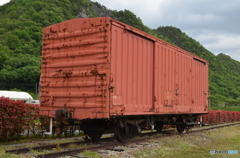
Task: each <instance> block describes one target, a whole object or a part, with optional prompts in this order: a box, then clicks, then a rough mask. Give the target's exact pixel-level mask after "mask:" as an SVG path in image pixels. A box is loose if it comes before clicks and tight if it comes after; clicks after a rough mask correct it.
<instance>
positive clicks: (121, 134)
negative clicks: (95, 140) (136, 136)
mask: <svg viewBox="0 0 240 158" xmlns="http://www.w3.org/2000/svg"><path fill="white" fill-rule="evenodd" d="M114 128H115V132H114V134H115V137H116V138H117V140H118V141H119V142H125V141H127V140H128V139H129V135H130V132H129V125H125V126H124V127H121V126H120V125H119V124H116V125H115V127H114Z"/></svg>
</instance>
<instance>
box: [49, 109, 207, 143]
mask: <svg viewBox="0 0 240 158" xmlns="http://www.w3.org/2000/svg"><path fill="white" fill-rule="evenodd" d="M199 116H201V114H171V115H139V116H124V117H123V116H113V117H111V118H110V119H84V120H76V119H72V118H71V115H70V114H68V113H67V112H66V111H65V110H64V109H61V110H57V111H56V114H55V121H58V122H59V124H60V125H59V127H60V128H64V126H69V125H79V126H80V130H82V131H83V132H84V134H85V135H87V136H88V137H90V138H91V140H93V141H97V140H99V139H100V138H101V136H102V135H103V133H104V132H106V131H108V132H111V133H114V135H115V137H116V139H117V140H118V141H120V142H123V141H126V140H128V139H130V138H132V137H134V136H136V135H138V134H140V133H141V132H142V129H148V130H152V131H153V130H156V131H157V132H159V133H161V132H162V129H163V126H164V125H175V126H176V128H177V131H178V132H179V133H186V132H187V131H188V130H189V129H190V128H191V127H193V126H195V125H200V126H201V125H202V124H203V123H202V121H201V117H199ZM198 118H199V119H198ZM197 120H198V122H197ZM76 122H77V123H76ZM50 128H52V126H51V125H50Z"/></svg>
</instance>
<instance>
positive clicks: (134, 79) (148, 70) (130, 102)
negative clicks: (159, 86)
mask: <svg viewBox="0 0 240 158" xmlns="http://www.w3.org/2000/svg"><path fill="white" fill-rule="evenodd" d="M111 75H112V78H111V81H112V82H111V85H112V86H113V87H114V88H113V90H112V93H111V97H110V98H112V100H111V103H112V106H111V108H110V113H111V115H135V114H148V113H153V109H152V108H153V107H152V106H153V78H152V76H153V41H151V40H149V39H146V38H143V37H141V36H139V35H137V34H134V33H131V32H129V31H126V30H125V29H123V28H121V26H119V25H117V26H114V25H113V26H112V49H111Z"/></svg>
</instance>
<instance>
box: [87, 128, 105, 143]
mask: <svg viewBox="0 0 240 158" xmlns="http://www.w3.org/2000/svg"><path fill="white" fill-rule="evenodd" d="M85 133H86V134H87V135H88V136H89V137H90V138H91V139H92V141H98V140H100V138H101V137H102V134H103V131H96V130H87V131H85Z"/></svg>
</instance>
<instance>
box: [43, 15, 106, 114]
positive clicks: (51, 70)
mask: <svg viewBox="0 0 240 158" xmlns="http://www.w3.org/2000/svg"><path fill="white" fill-rule="evenodd" d="M109 30H110V23H109V19H108V18H91V19H73V20H70V21H66V22H63V23H59V24H56V25H53V26H49V27H46V28H45V29H44V30H43V35H44V36H43V50H42V73H41V74H42V76H41V93H40V94H41V110H42V111H41V113H42V114H45V115H48V112H47V110H50V113H49V114H50V115H51V116H54V113H55V110H57V109H63V108H65V109H68V110H70V111H72V114H73V117H74V118H78V119H86V118H108V117H109V106H108V105H109V102H108V100H109V97H108V96H109V94H108V83H109V77H108V76H107V74H109V71H110V68H109V64H108V63H109V60H108V58H109V50H110V44H109V40H110V38H109V36H110V31H109Z"/></svg>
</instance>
